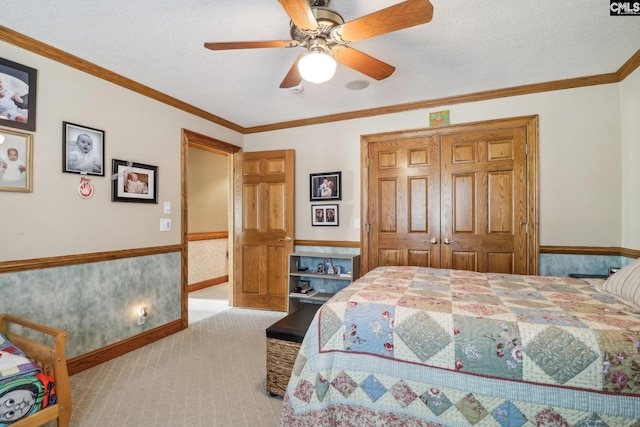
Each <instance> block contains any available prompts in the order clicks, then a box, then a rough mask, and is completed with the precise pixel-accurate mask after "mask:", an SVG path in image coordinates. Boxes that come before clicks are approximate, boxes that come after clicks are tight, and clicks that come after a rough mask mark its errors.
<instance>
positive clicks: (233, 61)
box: [0, 0, 640, 127]
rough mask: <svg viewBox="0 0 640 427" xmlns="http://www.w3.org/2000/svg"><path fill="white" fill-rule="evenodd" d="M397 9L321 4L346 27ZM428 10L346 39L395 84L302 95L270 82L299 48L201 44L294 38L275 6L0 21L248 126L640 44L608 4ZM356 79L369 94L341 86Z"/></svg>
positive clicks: (623, 53) (527, 76)
mask: <svg viewBox="0 0 640 427" xmlns="http://www.w3.org/2000/svg"><path fill="white" fill-rule="evenodd" d="M395 3H399V1H384V0H332V1H331V2H330V4H329V6H330V8H331V9H333V10H335V11H337V12H338V13H340V14H341V15H342V16H343V18H344V19H345V21H351V20H353V19H355V18H358V17H361V16H363V15H366V14H369V13H372V12H375V11H376V10H379V9H383V8H385V7H388V6H390V5H392V4H395ZM431 3H432V4H433V7H434V14H433V20H432V21H431V22H430V23H428V24H424V25H421V26H417V27H412V28H409V29H404V30H400V31H397V32H394V33H390V34H385V35H382V36H378V37H374V38H371V39H367V40H361V41H358V42H356V43H354V44H353V47H354V48H356V49H358V50H360V51H362V52H364V53H367V54H369V55H371V56H373V57H375V58H377V59H380V60H382V61H384V62H386V63H388V64H391V65H393V66H395V67H396V71H395V73H394V74H392V75H391V77H389V78H387V79H385V80H382V81H376V80H373V79H370V78H369V77H367V76H365V75H363V74H360V73H358V72H356V71H353V70H351V69H349V68H347V67H344V66H342V65H338V69H337V71H336V76H335V77H334V78H333V79H332V80H331V81H329V82H327V83H323V84H320V85H316V84H312V83H303V87H304V89H303V91H302V92H301V93H300V94H293V93H292V92H291V91H290V90H288V89H280V88H279V87H278V86H279V85H280V82H281V81H282V79H283V78H284V76H285V75H286V73H287V71H288V70H289V68H290V67H291V64H292V63H293V61H294V60H295V59H296V57H297V56H298V55H299V54H300V53H301V52H303V50H302V48H299V47H298V48H291V49H283V48H280V49H278V48H274V49H250V50H233V51H211V50H208V49H205V48H204V47H203V43H204V42H222V41H255V40H286V39H289V18H288V16H287V14H286V13H285V11H284V9H283V8H282V7H281V6H280V4H279V3H278V2H277V1H276V0H242V1H238V0H235V1H232V0H226V1H224V0H222V1H220V0H218V1H204V0H184V1H175V0H136V1H131V0H109V1H108V2H107V1H102V0H63V1H48V2H43V1H41V0H21V1H18V2H12V3H11V5H10V7H8V8H5V11H4V12H3V15H2V17H1V18H0V24H1V25H3V26H5V27H7V28H9V29H11V30H14V31H17V32H19V33H21V34H24V35H27V36H29V37H32V38H34V39H36V40H39V41H41V42H44V43H46V44H49V45H51V46H53V47H55V48H58V49H61V50H63V51H65V52H68V53H70V54H72V55H75V56H78V57H80V58H83V59H85V60H87V61H89V62H92V63H94V64H97V65H99V66H102V67H104V68H106V69H109V70H111V71H113V72H115V73H118V74H121V75H123V76H125V77H127V78H129V79H132V80H134V81H136V82H138V83H142V84H144V85H146V86H149V87H151V88H154V89H156V90H158V91H160V92H163V93H165V94H167V95H170V96H172V97H174V98H177V99H179V100H181V101H184V102H186V103H188V104H191V105H193V106H195V107H198V108H200V109H202V110H205V111H207V112H209V113H211V114H214V115H216V116H219V117H221V118H223V119H225V120H228V121H231V122H233V123H235V124H237V125H239V126H242V127H252V126H260V125H266V124H272V123H279V122H286V121H291V120H298V119H306V118H312V117H317V116H324V115H329V114H336V113H344V112H350V111H356V110H364V109H370V108H379V107H385V106H391V105H397V104H404V103H410V102H420V101H428V100H433V99H438V98H445V97H450V96H456V95H464V94H471V93H476V92H482V91H487V90H494V89H501V88H508V87H514V86H521V85H527V84H532V83H542V82H549V81H554V80H562V79H568V78H575V77H584V76H592V75H598V74H606V73H612V72H615V71H617V70H618V69H619V68H620V67H621V66H622V65H623V64H624V63H625V62H626V61H627V60H628V59H629V58H631V57H632V56H633V55H634V54H635V53H636V52H637V51H638V49H640V16H622V17H618V16H609V2H607V1H605V0H563V1H551V0H548V1H531V0H431ZM356 80H364V81H367V82H369V83H370V85H369V86H368V87H367V88H366V89H363V90H350V89H348V88H347V87H346V85H347V83H349V82H352V81H356Z"/></svg>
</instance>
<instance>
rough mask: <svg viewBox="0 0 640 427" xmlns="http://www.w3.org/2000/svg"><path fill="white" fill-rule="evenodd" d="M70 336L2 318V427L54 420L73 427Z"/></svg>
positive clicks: (32, 426) (31, 425)
mask: <svg viewBox="0 0 640 427" xmlns="http://www.w3.org/2000/svg"><path fill="white" fill-rule="evenodd" d="M27 336H29V337H27ZM31 336H38V337H42V341H43V342H41V341H39V340H35V339H33V338H30V337H31ZM67 338H68V335H67V333H66V332H63V331H59V330H57V329H54V328H50V327H47V326H43V325H39V324H36V323H33V322H30V321H28V320H24V319H20V318H18V317H15V316H11V315H8V314H0V427H4V426H10V427H35V426H40V425H42V424H44V423H46V422H48V421H51V420H57V422H58V426H59V427H66V426H68V425H69V420H70V418H71V390H70V388H69V377H68V373H67V361H66V358H65V354H64V348H65V345H66V342H67ZM47 339H49V340H50V341H51V343H49V342H44V341H47Z"/></svg>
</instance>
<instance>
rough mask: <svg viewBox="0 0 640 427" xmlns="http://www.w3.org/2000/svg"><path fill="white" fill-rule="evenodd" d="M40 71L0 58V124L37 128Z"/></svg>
mask: <svg viewBox="0 0 640 427" xmlns="http://www.w3.org/2000/svg"><path fill="white" fill-rule="evenodd" d="M37 74H38V72H37V71H36V70H34V69H33V68H29V67H27V66H24V65H21V64H18V63H17V62H13V61H9V60H8V59H5V58H0V125H2V126H9V127H12V128H17V129H24V130H29V131H32V132H33V131H35V130H36V87H37V86H38V85H37Z"/></svg>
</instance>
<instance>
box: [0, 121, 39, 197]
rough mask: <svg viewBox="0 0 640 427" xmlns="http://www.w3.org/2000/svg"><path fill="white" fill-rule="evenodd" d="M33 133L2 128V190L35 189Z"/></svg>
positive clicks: (0, 185) (0, 169)
mask: <svg viewBox="0 0 640 427" xmlns="http://www.w3.org/2000/svg"><path fill="white" fill-rule="evenodd" d="M32 149H33V135H31V134H30V133H23V132H18V131H14V130H9V129H1V128H0V191H15V192H22V193H30V192H32V191H33V162H32V160H31V159H32V158H33V152H32Z"/></svg>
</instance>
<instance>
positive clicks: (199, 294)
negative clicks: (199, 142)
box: [187, 146, 229, 323]
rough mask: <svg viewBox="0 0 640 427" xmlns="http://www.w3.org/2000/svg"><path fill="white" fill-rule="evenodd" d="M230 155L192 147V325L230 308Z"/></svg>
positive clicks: (189, 179) (189, 191)
mask: <svg viewBox="0 0 640 427" xmlns="http://www.w3.org/2000/svg"><path fill="white" fill-rule="evenodd" d="M228 164H229V161H228V154H226V153H218V152H213V151H210V150H206V149H202V148H199V147H195V146H189V152H188V161H187V200H188V201H189V210H188V217H187V221H188V225H189V234H188V241H189V248H188V251H189V256H188V258H189V264H188V265H189V268H188V271H187V281H188V283H187V285H188V288H187V289H188V292H189V301H188V303H189V323H194V322H196V321H199V320H202V319H203V318H206V317H209V316H212V315H213V314H215V313H217V312H218V311H220V310H224V309H226V308H228V307H229V293H228V282H229V256H228V248H229V230H228V229H229V203H228V201H229V167H228Z"/></svg>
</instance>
